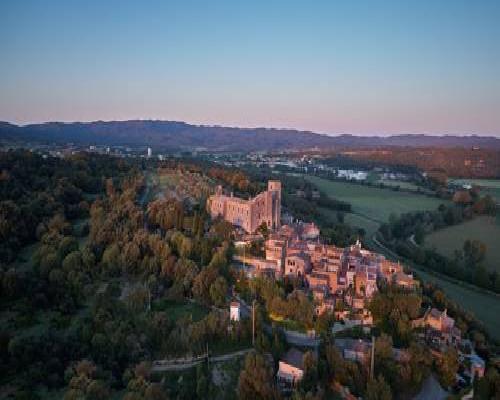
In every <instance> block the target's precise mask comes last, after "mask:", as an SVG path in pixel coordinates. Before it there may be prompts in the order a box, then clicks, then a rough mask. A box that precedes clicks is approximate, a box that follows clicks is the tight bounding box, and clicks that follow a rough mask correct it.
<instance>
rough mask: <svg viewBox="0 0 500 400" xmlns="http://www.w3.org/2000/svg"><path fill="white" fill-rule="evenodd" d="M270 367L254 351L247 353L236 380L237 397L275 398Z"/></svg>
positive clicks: (247, 399) (246, 399) (251, 399)
mask: <svg viewBox="0 0 500 400" xmlns="http://www.w3.org/2000/svg"><path fill="white" fill-rule="evenodd" d="M273 382H274V377H273V373H272V369H271V368H270V367H269V365H267V362H266V360H265V358H264V357H263V356H262V355H261V354H258V353H256V352H252V353H249V354H248V355H247V356H246V358H245V365H244V367H243V369H242V370H241V373H240V378H239V381H238V397H239V399H241V400H254V399H262V400H272V399H275V398H277V392H276V389H275V388H274V386H273Z"/></svg>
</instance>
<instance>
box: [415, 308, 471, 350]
mask: <svg viewBox="0 0 500 400" xmlns="http://www.w3.org/2000/svg"><path fill="white" fill-rule="evenodd" d="M412 326H413V327H414V328H427V329H428V332H427V336H426V337H427V339H428V340H429V341H430V342H433V343H435V344H437V345H458V344H459V343H460V338H461V332H460V329H458V328H457V327H456V326H455V320H454V319H453V318H451V317H449V316H448V314H447V310H446V309H445V310H444V311H439V310H438V309H436V308H432V309H431V308H430V307H429V308H428V309H427V310H426V312H425V314H424V316H423V317H422V318H419V319H417V320H414V321H412Z"/></svg>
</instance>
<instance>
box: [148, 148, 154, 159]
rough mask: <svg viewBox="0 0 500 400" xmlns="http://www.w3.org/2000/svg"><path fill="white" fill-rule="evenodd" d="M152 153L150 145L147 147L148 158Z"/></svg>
mask: <svg viewBox="0 0 500 400" xmlns="http://www.w3.org/2000/svg"><path fill="white" fill-rule="evenodd" d="M152 155H153V150H152V149H151V147H148V158H151V156H152Z"/></svg>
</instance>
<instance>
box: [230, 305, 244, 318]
mask: <svg viewBox="0 0 500 400" xmlns="http://www.w3.org/2000/svg"><path fill="white" fill-rule="evenodd" d="M240 314H241V313H240V303H238V302H237V301H232V302H231V306H230V307H229V318H230V319H231V321H239V320H240V316H241V315H240Z"/></svg>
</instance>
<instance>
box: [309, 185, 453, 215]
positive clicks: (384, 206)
mask: <svg viewBox="0 0 500 400" xmlns="http://www.w3.org/2000/svg"><path fill="white" fill-rule="evenodd" d="M305 178H306V179H307V180H309V181H310V182H312V183H313V184H315V185H316V186H317V187H318V188H319V189H320V190H321V191H323V192H324V193H326V194H327V195H328V196H330V197H332V198H335V199H338V200H342V201H346V202H348V203H350V204H351V205H352V208H353V212H354V213H355V214H358V215H361V216H363V217H366V218H368V219H371V220H373V221H374V222H379V223H383V222H387V221H388V220H389V216H390V215H391V213H394V214H402V213H405V212H411V211H419V210H422V211H423V210H436V209H437V208H438V206H439V205H440V204H442V203H445V202H446V201H445V200H442V199H438V198H434V197H427V196H424V195H419V194H416V193H407V192H399V191H394V190H391V189H381V188H377V187H373V186H364V185H359V184H355V183H349V182H340V181H330V180H327V179H323V178H318V177H315V176H306V177H305Z"/></svg>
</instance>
